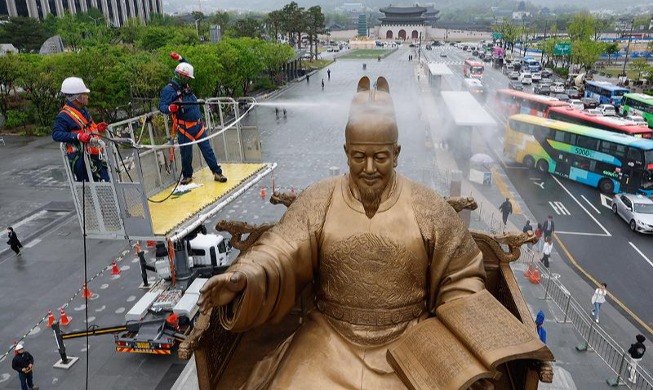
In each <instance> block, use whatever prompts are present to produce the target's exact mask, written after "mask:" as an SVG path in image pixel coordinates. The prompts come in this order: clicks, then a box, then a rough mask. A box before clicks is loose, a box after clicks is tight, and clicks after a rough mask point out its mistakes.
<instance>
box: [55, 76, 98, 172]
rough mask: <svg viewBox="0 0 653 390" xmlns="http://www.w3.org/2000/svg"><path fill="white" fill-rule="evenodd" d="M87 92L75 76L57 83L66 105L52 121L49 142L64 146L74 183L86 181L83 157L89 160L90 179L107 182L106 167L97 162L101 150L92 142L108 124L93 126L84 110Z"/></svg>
mask: <svg viewBox="0 0 653 390" xmlns="http://www.w3.org/2000/svg"><path fill="white" fill-rule="evenodd" d="M90 92H91V91H90V90H89V89H88V88H87V87H86V84H84V80H82V79H81V78H79V77H68V78H67V79H65V80H64V81H63V83H61V93H62V94H63V95H64V97H65V98H66V102H65V104H64V106H63V107H62V108H61V111H59V114H58V115H57V117H56V118H55V119H54V125H53V126H52V139H54V140H55V141H58V142H64V143H65V144H66V152H67V154H68V160H69V161H70V167H71V169H72V171H73V174H74V175H75V178H76V180H77V181H88V180H89V177H88V173H87V172H86V164H84V156H85V155H87V156H88V157H89V158H90V164H89V165H90V166H91V171H92V172H91V173H92V177H93V180H94V181H109V173H108V170H107V165H106V163H105V162H104V161H103V160H102V159H101V154H102V149H101V148H100V146H99V145H97V143H96V141H97V140H98V139H99V134H100V133H102V132H104V131H105V130H106V129H107V127H108V125H107V124H106V123H105V122H101V123H98V124H96V123H95V122H94V121H93V117H91V114H90V113H89V112H88V110H87V109H86V106H88V95H89V93H90ZM82 145H84V148H83V149H82ZM83 151H85V152H86V153H83Z"/></svg>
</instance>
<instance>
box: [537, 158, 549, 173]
mask: <svg viewBox="0 0 653 390" xmlns="http://www.w3.org/2000/svg"><path fill="white" fill-rule="evenodd" d="M537 170H538V171H540V172H544V173H549V163H548V162H546V160H540V161H538V162H537Z"/></svg>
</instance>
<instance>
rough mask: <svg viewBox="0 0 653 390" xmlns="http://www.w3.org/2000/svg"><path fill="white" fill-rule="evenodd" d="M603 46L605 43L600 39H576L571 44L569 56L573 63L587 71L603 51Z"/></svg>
mask: <svg viewBox="0 0 653 390" xmlns="http://www.w3.org/2000/svg"><path fill="white" fill-rule="evenodd" d="M605 46H606V44H605V43H603V42H600V41H590V40H585V41H576V42H573V43H572V45H571V56H572V58H574V61H575V63H577V64H579V65H580V66H581V68H584V69H585V70H586V71H589V70H590V69H592V67H593V66H594V64H595V63H596V61H597V60H598V59H599V58H600V57H601V54H603V53H605Z"/></svg>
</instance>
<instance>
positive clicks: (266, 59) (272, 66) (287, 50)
mask: <svg viewBox="0 0 653 390" xmlns="http://www.w3.org/2000/svg"><path fill="white" fill-rule="evenodd" d="M258 53H259V55H260V59H261V61H262V62H263V67H264V68H265V71H266V72H267V75H268V77H269V78H270V80H271V81H272V83H273V84H275V85H278V84H280V83H281V82H282V81H283V75H282V70H283V67H284V65H285V64H287V63H288V61H290V60H291V59H292V58H293V57H294V55H295V51H294V50H293V49H292V47H290V46H289V45H287V44H285V43H278V42H276V41H264V42H261V44H259V45H258Z"/></svg>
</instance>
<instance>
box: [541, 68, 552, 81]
mask: <svg viewBox="0 0 653 390" xmlns="http://www.w3.org/2000/svg"><path fill="white" fill-rule="evenodd" d="M541 73H542V77H543V78H545V79H550V78H551V76H553V71H552V70H551V69H549V68H544V69H542V72H541Z"/></svg>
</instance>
